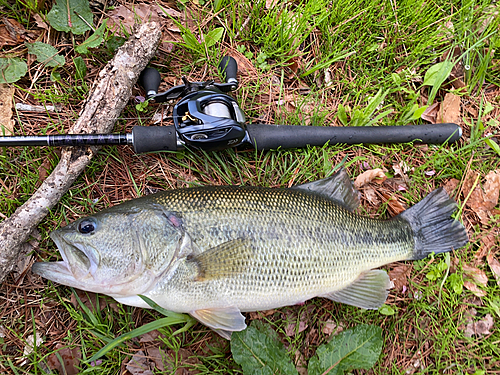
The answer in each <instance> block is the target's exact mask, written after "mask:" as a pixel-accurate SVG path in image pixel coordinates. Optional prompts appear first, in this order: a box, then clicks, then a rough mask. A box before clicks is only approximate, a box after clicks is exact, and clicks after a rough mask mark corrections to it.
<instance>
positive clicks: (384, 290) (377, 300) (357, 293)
mask: <svg viewBox="0 0 500 375" xmlns="http://www.w3.org/2000/svg"><path fill="white" fill-rule="evenodd" d="M390 284H391V281H390V279H389V275H387V272H385V271H383V270H371V271H368V272H364V273H362V274H361V275H360V276H359V277H358V278H357V279H356V280H355V281H354V282H353V283H352V284H351V285H349V286H347V287H346V288H344V289H341V290H337V291H335V292H332V293H328V294H325V295H322V296H321V297H325V298H328V299H331V300H332V301H335V302H341V303H345V304H347V305H352V306H357V307H361V308H362V309H378V308H379V307H380V306H382V305H383V304H384V303H385V301H386V299H387V295H388V294H389V288H390Z"/></svg>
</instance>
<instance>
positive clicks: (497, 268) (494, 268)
mask: <svg viewBox="0 0 500 375" xmlns="http://www.w3.org/2000/svg"><path fill="white" fill-rule="evenodd" d="M486 261H487V262H488V266H490V269H491V272H492V273H493V276H494V277H495V279H496V281H497V284H498V285H500V262H499V261H498V260H497V259H496V258H495V257H494V256H493V254H492V253H489V254H488V256H487V257H486Z"/></svg>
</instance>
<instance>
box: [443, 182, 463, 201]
mask: <svg viewBox="0 0 500 375" xmlns="http://www.w3.org/2000/svg"><path fill="white" fill-rule="evenodd" d="M459 183H460V181H458V180H457V179H456V178H452V179H451V180H449V181H448V182H446V184H445V185H444V186H443V188H444V190H445V191H446V193H447V194H448V195H449V196H450V197H451V196H452V195H453V193H454V192H455V190H457V187H458V184H459Z"/></svg>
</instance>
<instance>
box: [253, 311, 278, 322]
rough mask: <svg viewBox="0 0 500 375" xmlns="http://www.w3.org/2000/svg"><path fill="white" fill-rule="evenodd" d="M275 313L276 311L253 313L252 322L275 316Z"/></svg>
mask: <svg viewBox="0 0 500 375" xmlns="http://www.w3.org/2000/svg"><path fill="white" fill-rule="evenodd" d="M275 312H276V310H265V311H252V312H250V313H249V314H250V319H251V320H258V319H262V318H265V317H267V316H270V315H273V314H274V313H275Z"/></svg>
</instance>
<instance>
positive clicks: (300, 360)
mask: <svg viewBox="0 0 500 375" xmlns="http://www.w3.org/2000/svg"><path fill="white" fill-rule="evenodd" d="M295 367H296V368H297V372H298V373H299V375H307V361H306V359H305V357H304V354H302V352H301V351H300V350H298V349H297V350H296V351H295Z"/></svg>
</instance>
